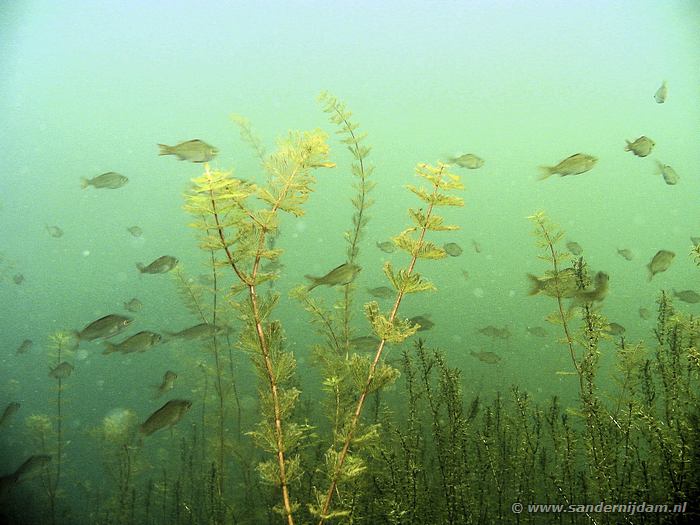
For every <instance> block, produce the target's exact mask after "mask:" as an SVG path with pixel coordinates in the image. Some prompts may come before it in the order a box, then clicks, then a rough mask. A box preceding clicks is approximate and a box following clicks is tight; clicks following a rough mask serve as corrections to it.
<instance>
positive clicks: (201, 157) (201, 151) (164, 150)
mask: <svg viewBox="0 0 700 525" xmlns="http://www.w3.org/2000/svg"><path fill="white" fill-rule="evenodd" d="M158 147H159V148H160V151H159V152H158V155H175V156H177V158H178V160H188V161H190V162H209V161H210V160H211V159H213V158H214V157H215V156H216V154H217V153H219V150H218V149H216V148H215V147H214V146H210V145H209V144H207V143H206V142H204V141H201V140H199V139H194V140H188V141H186V142H181V143H180V144H177V145H175V146H168V145H166V144H158Z"/></svg>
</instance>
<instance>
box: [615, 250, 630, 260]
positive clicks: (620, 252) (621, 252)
mask: <svg viewBox="0 0 700 525" xmlns="http://www.w3.org/2000/svg"><path fill="white" fill-rule="evenodd" d="M617 254H618V255H619V256H620V257H624V258H625V259H627V260H628V261H631V260H632V259H634V253H632V250H630V249H629V248H622V249H620V248H618V249H617Z"/></svg>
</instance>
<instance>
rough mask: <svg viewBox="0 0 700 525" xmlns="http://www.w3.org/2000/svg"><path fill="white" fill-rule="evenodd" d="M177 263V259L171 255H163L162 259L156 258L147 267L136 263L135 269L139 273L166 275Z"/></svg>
mask: <svg viewBox="0 0 700 525" xmlns="http://www.w3.org/2000/svg"><path fill="white" fill-rule="evenodd" d="M177 263H178V260H177V258H175V257H173V256H171V255H163V256H162V257H158V258H157V259H156V260H155V261H153V262H152V263H151V264H149V265H148V266H144V265H143V264H141V263H136V268H138V270H139V272H141V273H150V274H156V273H166V272H169V271H170V270H172V269H173V268H175V267H176V266H177Z"/></svg>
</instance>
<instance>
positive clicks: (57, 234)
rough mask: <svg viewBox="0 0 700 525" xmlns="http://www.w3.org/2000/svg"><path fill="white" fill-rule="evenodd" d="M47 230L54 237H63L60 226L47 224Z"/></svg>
mask: <svg viewBox="0 0 700 525" xmlns="http://www.w3.org/2000/svg"><path fill="white" fill-rule="evenodd" d="M46 231H48V232H49V235H50V236H51V237H54V238H56V239H58V238H59V237H63V230H62V229H61V228H59V227H58V226H49V225H48V224H47V225H46Z"/></svg>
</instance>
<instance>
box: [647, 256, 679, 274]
mask: <svg viewBox="0 0 700 525" xmlns="http://www.w3.org/2000/svg"><path fill="white" fill-rule="evenodd" d="M675 256H676V254H675V253H673V252H670V251H668V250H659V251H658V252H656V255H654V257H653V258H652V259H651V262H650V263H649V264H647V270H649V279H648V280H649V281H651V280H652V279H653V278H654V276H655V275H656V274H657V273H661V272H665V271H666V270H668V267H669V266H671V263H672V262H673V258H674V257H675Z"/></svg>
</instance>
